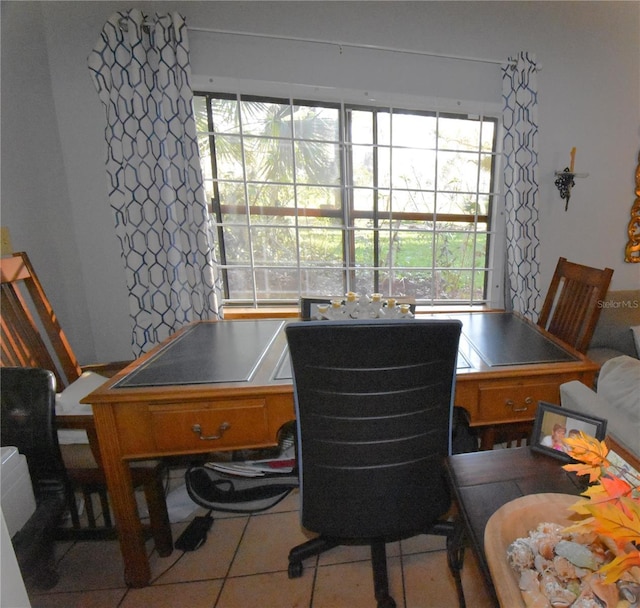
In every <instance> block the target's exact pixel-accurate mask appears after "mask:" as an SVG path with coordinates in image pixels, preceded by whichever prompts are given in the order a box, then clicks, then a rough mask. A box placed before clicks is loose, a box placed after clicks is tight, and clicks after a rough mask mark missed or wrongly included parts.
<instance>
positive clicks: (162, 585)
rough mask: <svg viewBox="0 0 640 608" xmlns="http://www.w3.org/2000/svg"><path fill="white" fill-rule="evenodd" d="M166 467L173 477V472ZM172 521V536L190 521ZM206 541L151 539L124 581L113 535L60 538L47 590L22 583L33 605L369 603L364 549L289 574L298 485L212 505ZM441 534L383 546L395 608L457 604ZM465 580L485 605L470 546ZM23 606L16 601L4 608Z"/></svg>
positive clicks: (200, 607) (288, 607) (473, 604)
mask: <svg viewBox="0 0 640 608" xmlns="http://www.w3.org/2000/svg"><path fill="white" fill-rule="evenodd" d="M175 475H176V474H175V473H172V483H173V484H174V485H175V484H176V483H180V481H181V473H178V476H177V477H176V476H175ZM204 512H205V511H204V510H199V511H196V512H195V513H193V514H191V515H189V516H188V517H187V518H185V521H182V522H179V523H174V524H172V526H173V534H174V539H175V538H177V537H178V536H179V535H180V533H181V532H182V530H183V529H184V528H185V527H186V526H187V524H188V523H189V521H191V519H192V517H193V515H194V514H203V513H204ZM214 515H215V521H214V524H213V527H212V528H211V531H210V532H209V536H208V539H207V542H206V543H205V544H204V545H203V546H201V547H200V548H199V549H198V550H197V551H194V552H187V553H184V552H181V551H174V552H173V553H172V554H171V555H170V556H169V557H166V558H161V557H159V556H158V555H157V553H155V551H154V550H153V543H152V541H149V543H148V548H149V556H150V558H149V559H150V564H151V570H152V584H151V585H150V586H148V587H145V588H143V589H128V588H127V587H126V586H125V584H124V581H123V566H122V558H121V556H120V550H119V546H118V543H117V542H116V541H100V542H98V541H93V542H75V543H66V542H65V543H59V544H58V545H57V554H58V557H59V561H58V570H59V574H60V580H59V582H58V584H57V585H56V586H55V587H54V588H53V589H51V590H49V591H46V592H42V591H35V590H28V592H29V598H30V600H31V604H32V608H74V607H78V608H80V607H82V608H89V607H90V608H116V607H117V608H254V607H255V608H257V607H260V608H359V607H367V608H371V607H373V606H375V600H374V597H373V583H372V575H371V565H370V561H369V550H368V548H367V547H336V548H335V549H333V550H332V551H330V552H328V553H325V554H324V555H321V556H320V557H319V558H310V559H309V560H307V561H306V562H305V564H304V572H303V575H302V577H301V578H298V579H289V578H288V576H287V556H288V552H289V549H290V548H291V547H292V546H294V545H296V544H298V543H300V542H303V541H304V540H305V539H306V537H305V535H304V534H303V531H302V529H301V527H300V523H299V512H298V493H297V491H296V492H293V493H292V494H290V495H289V496H288V497H287V498H286V499H285V500H283V501H282V502H280V503H279V504H278V505H276V506H275V507H273V508H272V509H270V510H269V511H266V512H264V513H262V514H252V515H248V516H245V515H241V516H238V515H232V514H228V513H220V514H215V513H214ZM444 549H445V548H444V539H443V538H440V537H431V536H424V535H423V536H419V537H415V538H413V539H410V540H406V541H402V542H400V543H394V544H391V545H388V546H387V554H388V570H389V581H390V588H391V593H392V595H393V597H394V599H395V600H396V603H397V605H398V608H449V607H452V608H454V607H456V606H457V605H458V604H457V596H456V591H455V585H454V582H453V579H452V577H451V575H450V574H449V571H448V568H447V562H446V552H445V550H444ZM463 585H464V590H465V596H466V598H467V605H468V606H469V608H485V607H487V608H490V607H491V606H492V602H491V600H490V598H489V597H488V595H487V593H486V591H485V589H484V586H483V583H482V579H481V575H480V574H479V572H478V568H477V565H476V563H475V560H474V558H473V554H472V553H471V551H470V550H468V551H467V552H466V555H465V567H464V570H463ZM3 608H23V607H18V606H15V607H3Z"/></svg>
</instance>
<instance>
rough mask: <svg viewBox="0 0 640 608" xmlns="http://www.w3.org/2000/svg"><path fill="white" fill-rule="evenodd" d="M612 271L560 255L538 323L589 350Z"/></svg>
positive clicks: (571, 342)
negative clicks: (570, 260) (569, 260)
mask: <svg viewBox="0 0 640 608" xmlns="http://www.w3.org/2000/svg"><path fill="white" fill-rule="evenodd" d="M612 275H613V270H612V269H611V268H604V269H600V268H591V267H590V266H583V265H582V264H575V263H573V262H568V261H567V259H566V258H560V259H559V260H558V264H557V265H556V270H555V272H554V274H553V278H552V279H551V284H550V286H549V291H548V292H547V297H546V298H545V301H544V304H543V306H542V311H541V312H540V316H539V318H538V325H539V326H540V327H542V328H544V329H546V330H547V331H548V332H550V333H552V334H553V335H554V336H556V337H558V338H560V339H561V340H562V341H563V342H566V343H567V344H569V345H570V346H573V348H575V349H576V350H577V351H579V352H581V353H585V352H587V349H588V348H589V343H590V342H591V338H592V336H593V332H594V330H595V328H596V323H597V322H598V318H599V317H600V312H601V311H602V307H601V305H600V302H601V301H602V300H604V298H605V296H606V294H607V289H608V288H609V283H610V282H611V277H612Z"/></svg>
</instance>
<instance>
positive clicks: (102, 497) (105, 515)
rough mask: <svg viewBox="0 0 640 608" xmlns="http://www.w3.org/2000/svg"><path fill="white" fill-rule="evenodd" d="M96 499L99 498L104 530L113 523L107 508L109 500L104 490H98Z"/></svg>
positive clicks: (109, 510)
mask: <svg viewBox="0 0 640 608" xmlns="http://www.w3.org/2000/svg"><path fill="white" fill-rule="evenodd" d="M98 497H99V498H100V507H101V508H102V518H103V519H104V525H105V527H106V528H111V527H113V521H112V520H111V509H110V508H109V498H108V497H107V491H106V490H104V489H100V490H98Z"/></svg>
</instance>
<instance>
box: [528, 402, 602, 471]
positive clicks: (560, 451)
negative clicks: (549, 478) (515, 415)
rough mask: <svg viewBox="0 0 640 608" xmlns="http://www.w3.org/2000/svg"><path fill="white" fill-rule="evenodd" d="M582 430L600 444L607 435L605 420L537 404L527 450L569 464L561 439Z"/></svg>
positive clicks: (544, 404) (553, 406)
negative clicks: (529, 447) (529, 449)
mask: <svg viewBox="0 0 640 608" xmlns="http://www.w3.org/2000/svg"><path fill="white" fill-rule="evenodd" d="M578 431H582V432H583V433H586V434H587V435H591V436H592V437H595V438H596V439H598V440H599V441H602V440H603V439H604V438H605V436H606V432H607V421H606V420H605V419H604V418H598V417H596V416H587V415H585V414H582V413H580V412H576V411H575V410H569V409H567V408H564V407H560V406H558V405H554V404H552V403H545V402H544V401H540V402H539V403H538V411H537V413H536V419H535V421H534V424H533V432H532V434H531V448H532V449H533V450H536V451H537V452H543V453H545V454H548V455H549V456H553V457H554V458H558V459H559V460H564V461H565V462H571V460H572V459H571V457H570V456H569V455H568V454H567V453H566V452H565V449H566V446H565V445H564V444H563V443H562V441H561V439H562V438H564V437H571V436H572V435H573V434H574V433H577V432H578Z"/></svg>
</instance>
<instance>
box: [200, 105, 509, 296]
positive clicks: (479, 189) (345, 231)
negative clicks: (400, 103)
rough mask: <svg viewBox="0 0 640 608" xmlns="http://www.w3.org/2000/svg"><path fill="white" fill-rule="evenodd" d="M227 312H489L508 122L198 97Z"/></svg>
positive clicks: (203, 161)
mask: <svg viewBox="0 0 640 608" xmlns="http://www.w3.org/2000/svg"><path fill="white" fill-rule="evenodd" d="M194 109H195V115H196V120H197V125H198V138H199V144H200V153H201V164H202V168H203V175H204V180H205V190H206V194H207V198H208V200H210V201H211V211H212V218H213V220H214V222H215V226H216V229H217V232H218V241H219V242H218V247H219V251H218V252H217V253H218V259H219V260H220V261H221V265H220V269H221V272H222V276H223V279H224V284H225V303H227V304H243V305H246V304H253V305H259V304H274V303H284V302H292V303H293V302H297V300H298V299H299V297H300V296H312V295H327V294H339V293H344V292H346V291H356V292H359V293H371V292H374V291H380V292H383V293H386V294H388V295H408V296H412V297H415V298H416V301H417V303H419V304H420V303H429V304H433V303H443V302H446V303H467V304H475V303H484V302H485V301H487V299H488V295H487V278H488V276H489V273H490V272H491V268H490V265H489V259H490V256H489V249H490V244H491V238H492V233H491V229H490V226H491V212H492V209H493V201H494V199H495V196H496V192H495V190H494V177H495V165H496V163H495V157H496V139H497V121H496V119H495V118H492V117H486V116H469V115H457V114H451V113H442V112H428V111H409V110H402V109H397V108H390V107H387V108H379V107H365V106H356V105H350V104H337V103H322V102H315V101H312V102H310V101H302V100H292V99H273V98H264V97H255V96H247V95H229V94H212V93H196V95H195V101H194Z"/></svg>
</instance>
